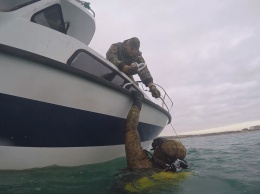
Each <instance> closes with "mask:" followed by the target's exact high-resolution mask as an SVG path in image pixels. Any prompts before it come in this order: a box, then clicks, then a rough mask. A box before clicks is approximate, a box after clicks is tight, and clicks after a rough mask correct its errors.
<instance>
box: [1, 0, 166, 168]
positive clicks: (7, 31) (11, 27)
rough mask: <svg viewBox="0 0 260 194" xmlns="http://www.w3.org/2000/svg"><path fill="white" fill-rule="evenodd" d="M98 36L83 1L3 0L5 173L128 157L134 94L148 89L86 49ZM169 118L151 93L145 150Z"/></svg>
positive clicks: (145, 112) (143, 121)
mask: <svg viewBox="0 0 260 194" xmlns="http://www.w3.org/2000/svg"><path fill="white" fill-rule="evenodd" d="M94 32H95V19H94V17H93V15H92V13H91V12H90V11H89V10H88V9H86V8H85V7H84V6H82V3H81V2H79V1H75V0H20V1H10V0H0V169H12V170H19V169H29V168H37V167H45V166H50V165H59V166H77V165H85V164H93V163H100V162H105V161H108V160H112V159H114V158H117V157H120V156H122V154H123V153H124V130H125V128H124V127H125V118H126V116H127V113H128V111H129V109H130V107H131V105H132V98H131V92H130V90H139V91H140V92H143V91H142V90H140V88H139V87H138V86H136V85H135V84H134V83H133V82H132V81H131V80H130V79H129V78H128V77H127V76H126V75H125V74H124V73H122V72H121V71H119V70H118V69H117V68H116V67H115V66H114V65H113V64H111V63H110V62H109V61H108V60H106V59H105V58H104V57H102V56H101V55H99V54H98V53H96V52H95V51H94V50H92V49H91V48H90V47H88V44H89V43H90V41H91V39H92V37H93V35H94ZM111 75H112V77H111ZM108 78H109V79H108ZM125 84H127V85H128V87H124V86H125ZM129 87H130V88H129ZM126 88H127V89H126ZM170 120H171V116H170V114H169V113H168V111H166V110H165V109H163V108H162V107H160V106H159V105H157V104H155V103H153V102H152V101H151V100H149V98H148V97H147V96H146V99H144V103H143V108H142V111H141V115H140V123H139V126H138V131H139V134H140V138H141V141H142V146H143V147H147V146H149V145H150V143H151V141H152V140H153V139H154V138H155V137H157V136H158V135H159V134H160V132H161V131H162V129H163V128H164V127H165V126H166V125H167V124H168V123H169V122H170Z"/></svg>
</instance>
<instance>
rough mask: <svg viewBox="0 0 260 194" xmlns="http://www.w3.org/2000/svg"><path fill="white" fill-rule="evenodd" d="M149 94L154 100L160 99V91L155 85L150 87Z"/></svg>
mask: <svg viewBox="0 0 260 194" xmlns="http://www.w3.org/2000/svg"><path fill="white" fill-rule="evenodd" d="M150 92H151V93H152V96H153V97H154V98H160V96H161V93H160V91H159V90H158V89H157V88H156V86H155V85H152V86H150Z"/></svg>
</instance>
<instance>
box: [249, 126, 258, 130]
mask: <svg viewBox="0 0 260 194" xmlns="http://www.w3.org/2000/svg"><path fill="white" fill-rule="evenodd" d="M249 129H250V130H260V125H256V126H252V127H249Z"/></svg>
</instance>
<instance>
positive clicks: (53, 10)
mask: <svg viewBox="0 0 260 194" xmlns="http://www.w3.org/2000/svg"><path fill="white" fill-rule="evenodd" d="M31 21H32V22H35V23H37V24H40V25H43V26H46V27H48V28H51V29H54V30H57V31H59V32H62V33H65V24H64V20H63V16H62V11H61V6H60V5H59V4H55V5H52V6H50V7H47V8H45V9H43V10H41V11H39V12H37V13H35V14H34V15H33V16H32V19H31Z"/></svg>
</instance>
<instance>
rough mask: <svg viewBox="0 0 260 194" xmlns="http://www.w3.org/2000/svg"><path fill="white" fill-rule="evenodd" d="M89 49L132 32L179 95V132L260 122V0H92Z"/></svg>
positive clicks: (155, 71)
mask: <svg viewBox="0 0 260 194" xmlns="http://www.w3.org/2000/svg"><path fill="white" fill-rule="evenodd" d="M90 2H91V8H92V9H93V10H94V11H95V13H96V33H95V35H94V38H93V40H92V42H91V44H90V47H91V48H93V49H94V50H96V51H97V52H99V53H100V54H101V55H103V56H105V53H106V51H107V49H108V48H109V47H110V45H111V44H112V43H116V42H122V41H123V40H125V39H128V38H131V37H134V36H136V37H138V38H139V39H140V40H141V48H140V50H141V51H142V53H143V57H144V59H145V60H146V63H147V65H148V68H149V70H150V71H151V73H152V75H153V77H154V82H155V83H157V84H159V85H162V86H163V87H164V88H165V89H166V91H167V92H168V94H169V95H170V97H171V98H172V100H173V101H174V106H173V109H172V111H171V114H172V117H173V121H172V123H173V126H174V127H175V129H176V130H177V131H178V132H185V131H194V130H201V129H207V128H214V127H221V126H225V125H230V124H236V123H242V122H248V121H254V120H260V36H259V34H260V1H259V0H210V1H209V0H196V1H195V0H162V1H155V0H109V1H104V0H93V1H90Z"/></svg>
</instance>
